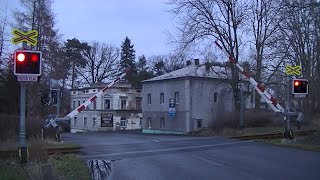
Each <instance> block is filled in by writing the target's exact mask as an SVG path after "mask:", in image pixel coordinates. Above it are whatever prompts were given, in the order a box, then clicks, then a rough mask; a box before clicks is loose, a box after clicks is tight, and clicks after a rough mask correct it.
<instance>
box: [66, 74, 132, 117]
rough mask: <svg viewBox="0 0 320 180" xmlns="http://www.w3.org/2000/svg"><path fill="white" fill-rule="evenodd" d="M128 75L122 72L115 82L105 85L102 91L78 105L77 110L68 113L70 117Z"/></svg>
mask: <svg viewBox="0 0 320 180" xmlns="http://www.w3.org/2000/svg"><path fill="white" fill-rule="evenodd" d="M125 75H126V73H123V74H121V76H119V77H117V78H116V79H115V80H114V81H113V82H111V83H110V84H108V85H107V86H106V87H104V88H103V89H102V90H101V91H99V92H98V93H97V94H95V95H94V96H92V97H91V98H90V99H88V100H86V101H85V102H84V103H83V104H81V105H80V106H79V107H77V108H76V109H75V110H73V111H71V112H70V113H69V114H68V115H66V116H68V117H69V118H73V117H74V116H76V115H77V114H78V113H80V112H81V111H82V110H84V109H86V107H88V106H89V105H90V104H91V103H92V102H93V101H94V100H95V99H97V97H99V96H101V95H102V94H103V93H104V92H105V91H106V90H107V89H108V88H109V87H111V86H113V85H114V84H115V83H116V82H118V81H119V80H120V79H121V78H123V77H124V76H125Z"/></svg>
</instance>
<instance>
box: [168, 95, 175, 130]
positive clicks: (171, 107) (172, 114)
mask: <svg viewBox="0 0 320 180" xmlns="http://www.w3.org/2000/svg"><path fill="white" fill-rule="evenodd" d="M175 116H176V101H175V99H174V98H170V99H169V117H170V119H171V132H172V133H173V119H174V117H175Z"/></svg>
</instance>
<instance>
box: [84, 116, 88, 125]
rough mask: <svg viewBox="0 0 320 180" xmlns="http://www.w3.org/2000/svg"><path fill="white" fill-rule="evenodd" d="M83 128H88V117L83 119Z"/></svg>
mask: <svg viewBox="0 0 320 180" xmlns="http://www.w3.org/2000/svg"><path fill="white" fill-rule="evenodd" d="M83 126H85V127H86V126H88V121H87V117H86V116H84V117H83Z"/></svg>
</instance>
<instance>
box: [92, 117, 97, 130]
mask: <svg viewBox="0 0 320 180" xmlns="http://www.w3.org/2000/svg"><path fill="white" fill-rule="evenodd" d="M95 126H97V116H96V115H92V127H95Z"/></svg>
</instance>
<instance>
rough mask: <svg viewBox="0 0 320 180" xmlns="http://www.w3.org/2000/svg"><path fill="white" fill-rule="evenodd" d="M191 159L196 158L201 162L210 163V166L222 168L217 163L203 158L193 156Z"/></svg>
mask: <svg viewBox="0 0 320 180" xmlns="http://www.w3.org/2000/svg"><path fill="white" fill-rule="evenodd" d="M193 157H194V158H197V159H200V160H202V161H205V162H208V163H210V164H213V165H216V166H219V167H222V164H219V163H216V162H213V161H210V160H208V159H204V158H202V157H200V156H193Z"/></svg>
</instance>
